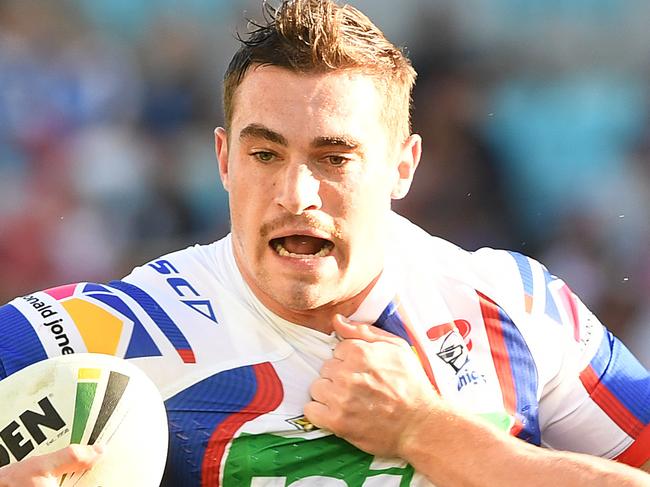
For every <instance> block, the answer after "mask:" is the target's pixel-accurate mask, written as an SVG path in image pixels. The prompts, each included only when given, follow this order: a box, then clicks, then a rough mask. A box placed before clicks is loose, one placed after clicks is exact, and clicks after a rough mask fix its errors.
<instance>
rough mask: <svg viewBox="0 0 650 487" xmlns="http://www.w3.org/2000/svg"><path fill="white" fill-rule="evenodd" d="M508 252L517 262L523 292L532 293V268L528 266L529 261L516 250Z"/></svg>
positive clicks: (530, 294)
mask: <svg viewBox="0 0 650 487" xmlns="http://www.w3.org/2000/svg"><path fill="white" fill-rule="evenodd" d="M508 253H509V254H510V255H511V256H512V257H513V258H514V259H515V262H516V263H517V268H518V269H519V275H520V276H521V282H522V283H523V285H524V292H525V293H526V294H528V295H529V296H532V295H533V270H532V268H531V267H530V261H529V260H528V257H526V256H525V255H522V254H520V253H518V252H512V251H508Z"/></svg>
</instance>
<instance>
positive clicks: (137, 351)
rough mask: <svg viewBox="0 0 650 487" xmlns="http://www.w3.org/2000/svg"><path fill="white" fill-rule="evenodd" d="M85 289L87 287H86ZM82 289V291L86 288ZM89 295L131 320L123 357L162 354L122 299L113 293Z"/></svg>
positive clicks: (156, 355)
mask: <svg viewBox="0 0 650 487" xmlns="http://www.w3.org/2000/svg"><path fill="white" fill-rule="evenodd" d="M86 289H87V288H86ZM86 289H84V291H85V290H86ZM104 290H105V291H107V292H111V291H109V290H108V289H104ZM89 296H90V297H92V298H94V299H96V300H97V301H101V302H102V303H104V304H105V305H107V306H110V307H111V308H113V309H114V310H116V311H118V312H119V313H121V314H123V315H124V316H126V317H127V318H128V319H130V320H131V321H132V322H133V332H132V333H131V338H130V340H129V346H128V347H127V349H126V353H125V354H124V358H135V357H158V356H160V355H162V353H161V352H160V349H159V348H158V347H157V346H156V344H155V343H154V341H153V340H152V339H151V337H150V336H149V333H147V330H146V329H145V327H144V325H143V324H142V323H141V322H140V320H139V319H138V317H137V316H136V315H135V313H133V311H132V310H131V308H129V307H128V306H127V305H126V303H125V302H124V301H122V300H121V299H120V298H119V297H117V296H115V295H114V294H99V293H93V294H89Z"/></svg>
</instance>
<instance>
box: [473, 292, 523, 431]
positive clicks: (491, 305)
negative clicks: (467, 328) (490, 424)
mask: <svg viewBox="0 0 650 487" xmlns="http://www.w3.org/2000/svg"><path fill="white" fill-rule="evenodd" d="M476 293H477V294H478V297H479V301H480V303H481V314H482V315H483V322H484V323H485V331H486V333H487V337H488V342H489V344H490V351H491V353H492V361H493V362H494V368H495V370H496V373H497V378H498V379H499V385H500V386H501V395H502V396H503V406H504V407H505V408H506V411H507V412H508V413H509V414H511V415H512V417H513V418H515V424H514V425H513V426H512V428H511V429H510V434H512V435H515V436H516V435H517V434H518V433H519V432H520V431H521V430H522V428H523V425H522V424H521V421H520V420H519V419H517V417H518V415H517V414H516V412H517V393H516V391H515V382H514V379H513V377H512V369H511V365H510V356H509V354H508V348H507V347H506V341H505V338H504V336H503V323H502V321H501V315H500V314H499V307H498V306H497V304H496V303H495V302H494V301H492V300H491V299H490V298H488V297H487V296H486V295H484V294H482V293H480V292H479V291H476Z"/></svg>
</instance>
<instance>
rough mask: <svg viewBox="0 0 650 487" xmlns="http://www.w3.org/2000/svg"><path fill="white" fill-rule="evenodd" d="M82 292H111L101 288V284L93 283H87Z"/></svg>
mask: <svg viewBox="0 0 650 487" xmlns="http://www.w3.org/2000/svg"><path fill="white" fill-rule="evenodd" d="M83 292H84V293H96V292H103V293H110V292H111V291H110V290H109V289H108V288H107V287H106V286H102V285H101V284H95V283H94V282H89V283H87V284H86V285H85V286H84V290H83Z"/></svg>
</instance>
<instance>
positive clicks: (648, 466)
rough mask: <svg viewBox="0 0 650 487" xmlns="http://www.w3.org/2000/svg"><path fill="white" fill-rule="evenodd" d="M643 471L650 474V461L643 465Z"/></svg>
mask: <svg viewBox="0 0 650 487" xmlns="http://www.w3.org/2000/svg"><path fill="white" fill-rule="evenodd" d="M641 470H643V471H645V472H648V473H650V460H648V461H647V462H645V463H644V464H643V465H641Z"/></svg>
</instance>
